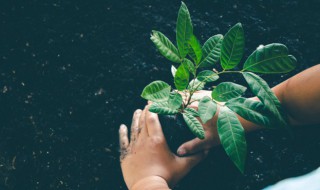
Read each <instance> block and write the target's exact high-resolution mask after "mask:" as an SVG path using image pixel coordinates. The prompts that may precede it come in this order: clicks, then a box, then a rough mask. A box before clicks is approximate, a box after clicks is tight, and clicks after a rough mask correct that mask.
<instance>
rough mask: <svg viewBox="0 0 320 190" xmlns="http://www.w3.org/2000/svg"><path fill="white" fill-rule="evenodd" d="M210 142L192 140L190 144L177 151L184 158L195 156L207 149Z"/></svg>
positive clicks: (185, 144)
mask: <svg viewBox="0 0 320 190" xmlns="http://www.w3.org/2000/svg"><path fill="white" fill-rule="evenodd" d="M207 144H208V142H207V141H206V140H201V139H198V138H195V139H192V140H190V141H188V142H185V143H183V144H182V145H181V146H180V147H179V148H178V150H177V154H178V155H179V156H184V155H188V154H194V153H197V152H199V151H203V150H204V149H207V148H208V146H207Z"/></svg>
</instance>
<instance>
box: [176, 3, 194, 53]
mask: <svg viewBox="0 0 320 190" xmlns="http://www.w3.org/2000/svg"><path fill="white" fill-rule="evenodd" d="M192 35H193V27H192V22H191V18H190V13H189V10H188V8H187V6H186V5H185V4H184V3H183V2H181V7H180V9H179V13H178V20H177V34H176V39H177V45H178V49H179V53H180V57H181V58H185V57H186V55H187V54H188V50H189V48H188V46H189V45H188V41H189V40H190V38H191V36H192Z"/></svg>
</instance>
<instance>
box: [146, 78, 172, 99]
mask: <svg viewBox="0 0 320 190" xmlns="http://www.w3.org/2000/svg"><path fill="white" fill-rule="evenodd" d="M170 91H171V87H170V85H168V84H167V83H165V82H163V81H159V80H158V81H154V82H152V83H150V84H148V85H147V86H146V87H145V88H144V89H143V91H142V93H141V97H142V98H144V99H146V100H150V101H153V102H162V101H167V100H168V98H169V95H170Z"/></svg>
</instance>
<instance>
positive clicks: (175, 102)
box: [141, 2, 297, 172]
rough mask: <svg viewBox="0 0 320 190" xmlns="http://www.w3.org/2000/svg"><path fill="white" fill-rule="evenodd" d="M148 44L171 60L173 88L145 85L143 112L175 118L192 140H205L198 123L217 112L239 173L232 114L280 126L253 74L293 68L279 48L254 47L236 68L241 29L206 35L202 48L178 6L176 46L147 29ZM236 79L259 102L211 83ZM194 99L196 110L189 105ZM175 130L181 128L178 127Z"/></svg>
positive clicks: (275, 106)
mask: <svg viewBox="0 0 320 190" xmlns="http://www.w3.org/2000/svg"><path fill="white" fill-rule="evenodd" d="M151 40H152V42H153V43H154V44H155V46H156V47H157V49H158V50H159V52H160V53H161V54H162V55H163V56H164V57H165V58H167V59H168V60H169V61H171V62H173V64H172V66H171V72H172V75H173V78H174V87H175V88H172V87H171V86H170V85H169V84H167V83H166V82H163V81H159V80H157V81H154V82H152V83H150V84H149V85H147V86H146V87H145V88H144V89H143V92H142V94H141V96H142V97H143V98H144V99H146V100H150V101H152V102H153V103H152V105H151V106H150V108H149V110H150V111H151V112H154V113H157V114H160V115H172V116H173V117H181V116H182V118H183V120H184V121H185V123H186V126H187V127H188V128H189V129H190V131H191V132H192V134H194V136H196V137H198V138H199V139H204V138H205V132H204V129H203V126H202V124H203V123H206V122H207V121H208V120H210V119H211V118H212V117H213V116H214V115H215V114H216V112H217V108H218V107H219V108H220V109H219V112H218V120H217V123H216V126H217V131H218V134H219V138H220V141H221V145H222V147H223V148H224V150H225V152H226V153H227V155H228V156H229V157H230V159H231V160H232V161H233V163H234V164H235V165H236V167H237V168H238V169H239V170H240V171H241V172H243V171H244V166H245V159H246V154H247V143H246V139H245V133H244V129H243V127H242V125H241V123H240V121H239V120H238V117H237V114H238V115H239V116H241V117H243V118H244V119H246V120H249V121H251V122H253V123H256V124H257V125H260V126H264V127H266V128H272V129H275V128H284V127H285V128H286V127H287V121H286V118H285V117H284V116H285V114H284V110H283V109H282V108H281V104H280V102H279V100H278V99H277V97H276V96H275V95H274V93H273V92H272V91H271V89H270V88H269V86H268V84H267V83H266V82H265V81H264V80H263V79H262V78H261V77H260V76H258V75H257V74H255V73H259V74H279V73H287V72H290V71H292V70H293V69H294V68H295V67H296V64H297V61H296V59H295V57H294V56H292V55H289V52H288V49H287V47H286V46H285V45H283V44H279V43H272V44H268V45H265V46H262V45H260V46H259V47H258V48H257V49H256V50H255V51H253V53H252V54H251V55H250V56H249V57H248V58H247V60H246V61H245V62H244V64H243V65H242V69H239V67H240V66H239V63H240V61H241V59H242V57H243V54H244V45H245V39H244V31H243V28H242V25H241V23H238V24H236V25H234V26H233V27H232V28H230V29H229V31H228V32H227V33H226V34H225V35H224V36H223V35H221V34H217V35H214V36H212V37H210V38H209V39H208V40H207V41H206V42H205V43H204V44H203V45H201V43H200V42H199V40H198V39H197V37H196V36H195V34H194V33H193V26H192V22H191V17H190V14H189V11H188V8H187V6H186V5H185V4H184V3H183V2H182V4H181V7H180V9H179V13H178V19H177V25H176V45H177V46H176V45H175V44H173V43H172V42H171V41H170V40H169V39H168V38H167V37H166V36H165V35H164V34H163V33H161V32H159V31H155V30H153V31H152V34H151ZM227 74H229V75H242V76H243V77H244V79H245V81H246V82H247V86H248V87H249V88H250V90H251V92H252V93H253V94H254V95H256V96H257V97H258V98H259V100H260V101H255V100H252V99H249V98H245V97H243V96H244V93H245V91H246V90H247V87H245V86H242V85H240V84H236V83H234V82H229V81H223V82H220V83H217V82H218V80H219V78H220V76H221V75H227ZM213 82H214V83H215V84H216V85H215V86H213V90H212V92H211V97H209V96H204V97H202V98H201V99H198V98H197V97H195V96H194V93H195V92H196V91H199V90H202V89H204V88H205V86H212V84H213ZM194 101H199V104H198V109H197V110H195V109H193V108H190V104H191V103H192V102H194ZM179 127H181V126H180V125H179Z"/></svg>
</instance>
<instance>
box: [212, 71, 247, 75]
mask: <svg viewBox="0 0 320 190" xmlns="http://www.w3.org/2000/svg"><path fill="white" fill-rule="evenodd" d="M227 73H239V74H240V73H242V71H221V72H218V73H217V75H220V74H227Z"/></svg>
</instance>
